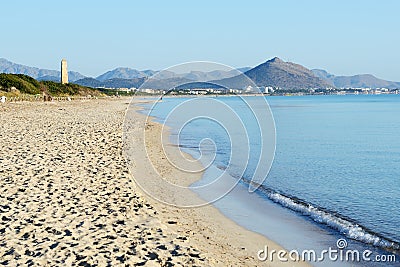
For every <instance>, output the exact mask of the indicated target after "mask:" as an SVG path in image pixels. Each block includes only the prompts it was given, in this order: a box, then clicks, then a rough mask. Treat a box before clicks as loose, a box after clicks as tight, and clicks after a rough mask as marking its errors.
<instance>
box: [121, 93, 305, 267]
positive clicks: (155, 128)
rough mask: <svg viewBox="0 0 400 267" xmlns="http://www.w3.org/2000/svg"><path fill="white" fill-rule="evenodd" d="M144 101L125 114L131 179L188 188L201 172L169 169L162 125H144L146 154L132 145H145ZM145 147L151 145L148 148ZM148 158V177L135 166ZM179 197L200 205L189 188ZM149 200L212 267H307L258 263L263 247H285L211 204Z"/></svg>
mask: <svg viewBox="0 0 400 267" xmlns="http://www.w3.org/2000/svg"><path fill="white" fill-rule="evenodd" d="M135 101H136V102H135ZM144 102H149V100H142V101H140V100H139V101H138V100H133V102H132V103H131V105H133V107H132V110H130V111H128V113H127V116H129V117H130V120H131V122H132V123H134V125H130V126H128V127H129V128H130V129H131V132H130V133H128V134H127V138H128V139H127V140H124V144H125V145H127V144H128V146H127V147H125V149H126V150H125V151H124V153H126V154H127V157H128V158H129V159H134V161H135V162H130V163H128V164H129V165H131V166H130V170H131V174H132V175H133V177H135V176H143V175H147V178H148V179H154V180H155V181H157V179H159V177H157V175H158V174H161V175H162V177H163V178H164V179H166V180H170V181H171V182H173V183H177V184H179V185H181V186H188V185H190V184H192V183H194V182H196V181H198V180H200V179H201V176H202V173H192V174H188V173H187V172H182V171H179V170H177V169H176V168H171V165H170V163H169V162H168V160H167V159H166V158H165V156H164V155H163V151H162V149H161V146H162V144H161V143H160V139H159V137H160V135H161V131H162V127H163V126H162V125H161V124H159V123H157V122H154V121H153V120H151V121H149V122H148V123H147V125H146V127H149V128H151V132H150V131H149V133H151V134H148V133H147V131H146V139H147V138H149V142H146V145H147V149H146V150H147V152H148V154H147V155H146V150H143V149H140V148H139V149H138V147H137V145H136V146H135V145H134V144H140V143H144V141H143V140H140V139H137V138H138V136H143V131H145V129H144V125H145V120H146V116H145V115H144V114H141V113H139V108H138V107H137V106H136V105H137V104H139V103H144ZM133 129H134V130H133ZM132 136H135V138H134V140H133V139H130V140H129V138H130V137H132ZM164 140H165V139H164ZM168 140H169V139H168ZM148 144H152V145H151V146H150V147H149V145H148ZM164 148H166V149H170V150H172V152H171V151H170V152H167V153H168V154H169V155H179V154H181V153H182V154H184V156H185V157H187V158H190V159H192V160H193V158H192V156H190V155H189V154H186V153H183V152H181V151H179V148H178V147H177V146H174V145H171V144H164ZM174 151H175V153H174ZM147 157H148V158H150V159H151V160H152V161H153V163H156V164H153V167H154V168H155V169H156V170H157V171H158V174H157V173H152V174H151V175H149V174H150V173H149V171H148V169H146V168H142V169H141V168H137V167H136V166H144V165H145V164H146V163H145V161H146V160H147ZM156 159H157V160H156ZM155 160H156V161H155ZM180 160H182V158H180V157H178V156H176V157H173V158H171V161H172V162H176V161H180ZM195 163H196V164H197V165H198V168H202V166H201V163H200V162H198V161H197V160H195ZM134 179H135V178H134ZM142 192H143V191H142ZM144 193H145V192H144ZM163 194H171V192H163ZM179 197H181V198H182V199H183V200H185V199H191V200H193V199H196V198H198V199H199V202H202V200H201V199H200V198H199V196H198V195H197V194H196V193H195V192H193V191H192V190H190V189H186V191H185V192H184V194H183V195H180V196H179ZM148 200H149V202H150V203H151V204H152V205H153V206H154V207H155V208H156V210H158V211H159V215H160V219H161V221H163V222H164V223H166V224H168V222H170V228H172V229H173V230H174V231H176V232H177V233H178V234H179V235H184V236H185V237H186V238H187V239H188V242H189V243H190V244H192V245H193V246H195V247H197V248H198V249H199V250H200V251H204V252H206V251H207V253H204V254H203V255H205V257H206V258H208V260H209V261H210V264H211V265H212V266H226V265H230V266H235V265H239V266H244V265H246V266H260V265H262V266H293V265H296V266H309V264H308V263H305V262H279V261H277V260H275V261H273V262H261V261H259V260H258V259H257V252H258V251H259V250H261V249H263V248H264V247H265V246H266V245H267V246H268V248H269V249H270V250H276V251H279V250H284V248H282V247H281V246H280V245H278V244H277V243H275V242H274V241H272V240H269V239H267V238H266V237H265V236H263V235H261V234H258V233H255V232H252V231H249V230H247V229H245V228H244V227H242V226H240V225H238V224H236V223H235V222H234V221H232V220H231V219H229V218H228V217H226V216H225V215H223V214H222V213H221V212H220V211H219V210H218V209H217V208H216V207H214V206H213V205H211V204H209V205H206V206H201V207H196V208H177V207H174V206H171V205H166V204H164V203H161V202H159V201H157V200H156V199H154V198H153V197H151V196H150V197H149V198H148ZM171 222H173V223H171Z"/></svg>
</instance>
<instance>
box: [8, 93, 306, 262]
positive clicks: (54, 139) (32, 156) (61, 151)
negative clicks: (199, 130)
mask: <svg viewBox="0 0 400 267" xmlns="http://www.w3.org/2000/svg"><path fill="white" fill-rule="evenodd" d="M138 101H139V100H138ZM140 101H143V100H140ZM129 103H130V99H128V98H119V99H109V100H100V99H99V100H90V101H71V102H51V103H42V102H40V103H30V102H22V103H6V104H3V105H0V119H1V120H0V121H1V124H2V127H1V130H0V133H1V134H0V143H1V150H0V177H1V179H0V220H1V224H0V265H1V264H2V265H9V266H16V265H28V266H34V265H36V266H71V265H76V266H107V265H113V266H276V265H284V266H293V265H296V266H299V265H305V264H304V263H293V262H287V263H281V262H277V261H275V262H273V263H270V262H269V263H268V262H267V263H266V262H260V261H259V260H258V259H257V251H258V250H260V249H263V248H264V246H265V245H268V247H269V248H270V249H276V250H278V249H282V248H281V247H280V246H279V245H277V244H276V243H274V242H272V241H271V240H268V239H266V238H265V237H264V236H261V235H258V234H256V233H253V232H250V231H247V230H246V229H244V228H242V227H240V226H238V225H237V224H235V223H234V222H233V221H231V220H229V219H228V218H226V217H224V216H223V215H222V214H221V213H220V212H219V211H218V210H217V209H215V208H214V207H213V206H204V207H201V208H192V209H190V208H186V209H182V208H176V207H173V206H170V205H165V204H163V203H161V202H159V201H157V200H155V199H154V198H152V197H151V196H149V195H148V194H147V193H146V192H144V191H143V190H142V189H141V188H140V187H139V186H138V185H137V184H136V183H135V178H136V177H139V176H140V177H147V178H148V180H149V182H150V183H156V181H157V179H158V177H157V175H156V174H161V175H162V176H163V178H165V179H166V180H170V181H171V182H174V183H178V184H182V185H188V184H190V183H192V182H193V181H196V180H197V179H199V178H200V176H201V173H194V174H193V175H191V176H190V177H188V176H187V174H185V177H183V176H182V175H183V174H182V173H180V172H179V171H178V170H176V169H174V168H170V167H169V163H168V162H167V160H166V159H165V158H164V157H163V156H162V153H163V152H162V149H161V145H160V143H159V135H160V132H161V125H159V124H157V123H154V122H150V123H148V124H147V125H145V123H144V122H145V121H144V120H145V116H143V115H141V114H138V113H137V112H136V110H134V109H130V110H129V111H128V116H130V118H131V120H130V122H129V123H128V124H125V127H127V128H125V133H127V134H126V135H125V136H124V139H123V130H124V129H123V128H124V121H125V115H126V109H127V107H128V104H129ZM145 130H146V138H148V140H149V141H148V142H146V144H147V147H146V148H144V147H143V146H140V144H143V140H142V139H141V138H143V132H144V131H145ZM167 147H168V149H171V153H172V154H174V152H173V150H176V153H175V154H176V155H178V153H179V152H178V149H177V148H176V147H174V146H167ZM125 156H127V158H128V159H129V160H128V162H126V157H125ZM148 158H150V159H153V162H157V164H156V165H155V169H156V170H157V171H156V172H153V171H152V170H151V169H149V168H147V167H146V164H147V163H146V161H147V160H148ZM195 164H198V163H195ZM154 190H165V191H164V192H163V193H164V194H166V195H170V196H176V195H175V193H176V192H173V191H169V189H168V188H166V189H160V188H157V187H154ZM176 197H179V198H182V201H184V200H185V199H186V198H190V199H195V198H197V196H196V195H195V194H194V193H192V192H191V191H190V190H187V192H185V193H184V194H180V195H179V196H176Z"/></svg>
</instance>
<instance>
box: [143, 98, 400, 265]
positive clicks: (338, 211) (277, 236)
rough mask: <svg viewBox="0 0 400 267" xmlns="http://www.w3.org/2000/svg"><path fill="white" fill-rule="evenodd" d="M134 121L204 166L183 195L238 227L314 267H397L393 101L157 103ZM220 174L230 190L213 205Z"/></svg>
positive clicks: (397, 115) (398, 122) (398, 198)
mask: <svg viewBox="0 0 400 267" xmlns="http://www.w3.org/2000/svg"><path fill="white" fill-rule="evenodd" d="M207 103H217V104H218V105H207ZM260 103H261V104H260ZM265 103H267V104H265ZM219 106H224V107H225V108H224V109H221V108H219ZM182 107H185V108H186V109H187V110H190V109H192V111H191V112H193V113H190V112H185V111H184V109H182ZM205 111H206V112H205ZM142 112H143V113H145V114H148V115H150V116H152V117H154V118H155V119H156V120H157V121H159V122H161V123H165V124H166V125H168V126H169V127H170V131H171V137H170V139H171V140H170V141H171V142H172V143H174V144H175V145H177V146H179V147H180V148H181V149H182V150H183V151H184V152H187V153H189V154H191V155H192V156H193V157H194V158H196V159H199V160H200V161H201V162H202V163H203V165H204V166H206V167H207V168H206V170H205V172H204V174H203V177H202V179H201V180H200V181H198V182H196V183H195V184H193V185H192V188H193V191H195V192H197V193H198V194H199V196H200V197H202V198H204V199H205V200H207V201H208V202H209V203H211V204H212V205H214V206H215V207H216V208H218V209H219V210H220V211H221V212H222V213H223V214H224V215H226V216H227V217H229V218H230V219H232V220H234V221H235V222H236V223H238V224H239V225H242V226H243V227H245V228H247V229H249V230H251V231H254V232H257V233H260V234H262V235H264V236H266V237H267V238H269V239H271V240H274V241H275V242H276V243H278V244H280V245H282V246H283V247H284V248H285V249H287V250H290V251H292V252H293V253H294V254H293V255H296V254H295V253H296V252H298V255H302V253H303V252H304V251H310V250H312V251H315V254H316V257H312V256H310V258H308V261H309V262H310V263H311V264H312V265H314V266H400V230H399V227H400V191H399V190H400V95H312V96H245V97H241V96H226V97H225V96H220V97H198V98H191V97H183V98H174V97H171V98H168V97H164V98H163V99H162V100H160V99H158V100H157V101H156V104H145V105H144V109H143V110H142ZM179 112H180V113H181V114H182V113H186V114H191V115H190V116H189V117H191V119H186V120H185V121H184V122H182V121H181V120H179V119H176V117H174V115H173V114H174V113H179ZM213 113H215V116H214V115H213ZM221 114H225V115H226V114H227V115H226V116H222V117H221ZM265 118H267V122H265V121H264V122H263V119H265ZM263 127H265V128H268V129H263ZM272 128H273V131H272ZM236 154H240V156H237V155H236ZM265 155H267V156H265ZM271 155H272V157H271ZM235 156H236V158H235ZM260 170H261V171H260ZM221 175H225V176H226V175H228V176H229V177H230V179H231V180H233V179H234V181H236V182H237V184H236V186H235V187H234V188H233V189H232V190H229V192H227V193H226V194H223V195H222V196H221V197H219V198H216V197H215V195H213V194H210V192H212V191H213V189H212V187H213V186H212V182H213V179H216V177H221ZM255 176H256V177H255ZM205 185H207V186H208V187H207V190H201V188H203V187H204V186H205ZM199 188H200V189H199ZM254 189H256V190H255V191H254ZM253 191H254V192H253ZM262 249H265V248H260V250H262ZM324 250H327V251H329V250H337V255H338V257H337V258H335V256H334V255H335V254H334V255H333V256H332V257H331V258H329V257H328V254H329V253H325V254H324V253H323V252H324ZM348 251H351V252H354V251H357V252H359V258H357V257H353V258H352V257H346V255H350V254H351V253H350V252H349V253H347V254H346V252H348ZM260 253H261V252H260ZM340 253H342V254H341V257H340ZM261 254H262V253H261ZM261 254H260V255H261ZM264 254H265V253H264ZM264 254H262V255H264ZM260 255H258V256H260ZM255 256H256V255H255ZM308 256H309V255H308ZM363 257H364V258H363ZM262 260H265V261H266V262H267V261H268V260H271V259H268V258H267V259H261V257H260V265H262V264H263V262H262ZM274 260H277V259H274ZM267 263H268V262H267Z"/></svg>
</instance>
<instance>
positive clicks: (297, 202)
mask: <svg viewBox="0 0 400 267" xmlns="http://www.w3.org/2000/svg"><path fill="white" fill-rule="evenodd" d="M244 181H245V182H246V183H249V181H248V180H244ZM250 183H251V182H250ZM260 189H261V190H262V191H263V192H264V193H265V194H266V195H267V196H268V198H269V199H271V200H272V201H274V202H275V203H278V204H280V205H281V206H283V207H286V208H288V209H291V210H293V211H296V212H299V213H301V214H302V215H304V216H308V217H310V218H311V219H312V220H314V221H315V222H317V223H321V224H324V225H327V226H328V227H330V228H332V229H334V230H337V231H339V232H340V233H341V234H343V235H345V236H346V237H348V238H350V239H354V240H357V241H360V242H363V243H365V244H369V245H373V246H376V247H380V248H383V249H386V250H390V251H393V252H396V253H400V244H399V243H397V242H395V241H392V240H389V239H387V238H385V237H383V236H381V235H379V234H377V233H374V232H373V231H371V230H368V229H366V228H365V227H363V226H361V225H359V224H358V223H356V222H354V221H351V219H348V218H344V216H341V215H339V214H337V213H334V212H330V211H328V210H326V209H324V208H321V207H318V206H316V205H313V204H310V203H308V202H306V201H304V200H301V199H298V198H295V197H290V196H285V195H283V194H281V193H278V192H276V191H274V190H273V189H271V188H267V187H265V186H263V185H261V186H260Z"/></svg>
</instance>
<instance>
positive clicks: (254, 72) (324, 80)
mask: <svg viewBox="0 0 400 267" xmlns="http://www.w3.org/2000/svg"><path fill="white" fill-rule="evenodd" d="M0 73H14V74H17V73H20V74H26V75H29V76H31V77H33V78H35V79H37V80H50V81H59V80H60V75H61V74H60V71H57V70H48V69H39V68H36V67H29V66H25V65H21V64H16V63H13V62H10V61H8V60H6V59H4V58H0ZM238 73H239V75H238ZM241 73H244V74H245V75H243V74H241ZM68 74H69V80H70V81H71V82H74V83H77V84H79V85H84V86H91V87H107V88H121V87H124V88H125V87H126V88H130V87H136V88H138V87H140V86H141V85H142V84H143V82H145V81H147V82H146V86H148V87H152V88H154V89H169V88H170V86H175V85H176V84H185V83H192V84H193V82H198V81H202V82H210V83H215V84H219V85H221V86H225V87H228V88H238V89H244V88H246V87H247V86H248V85H251V84H252V83H251V82H250V81H249V79H248V78H250V79H251V80H252V82H254V83H255V84H256V85H257V86H272V87H279V88H282V89H293V90H296V89H308V88H322V89H323V88H332V87H335V88H383V87H385V88H389V89H394V88H400V82H392V81H386V80H382V79H379V78H376V77H375V76H373V75H371V74H361V75H354V76H335V75H333V74H330V73H328V72H327V71H325V70H321V69H313V70H309V69H307V68H305V67H304V66H302V65H299V64H296V63H292V62H285V61H283V60H281V59H280V58H278V57H275V58H273V59H270V60H268V61H266V62H264V63H262V64H260V65H258V66H256V67H254V68H250V67H245V68H240V69H237V70H231V71H223V70H215V71H209V72H204V71H190V72H187V73H179V74H178V73H174V72H171V71H161V72H159V71H154V70H143V71H140V70H136V69H132V68H126V67H125V68H122V67H120V68H116V69H113V70H110V71H107V72H105V73H103V74H101V75H99V76H97V77H96V78H91V77H85V76H84V75H82V74H80V73H79V72H74V71H69V72H68ZM154 74H157V75H156V76H154V77H156V78H155V79H150V80H148V78H149V77H151V76H153V75H154Z"/></svg>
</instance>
